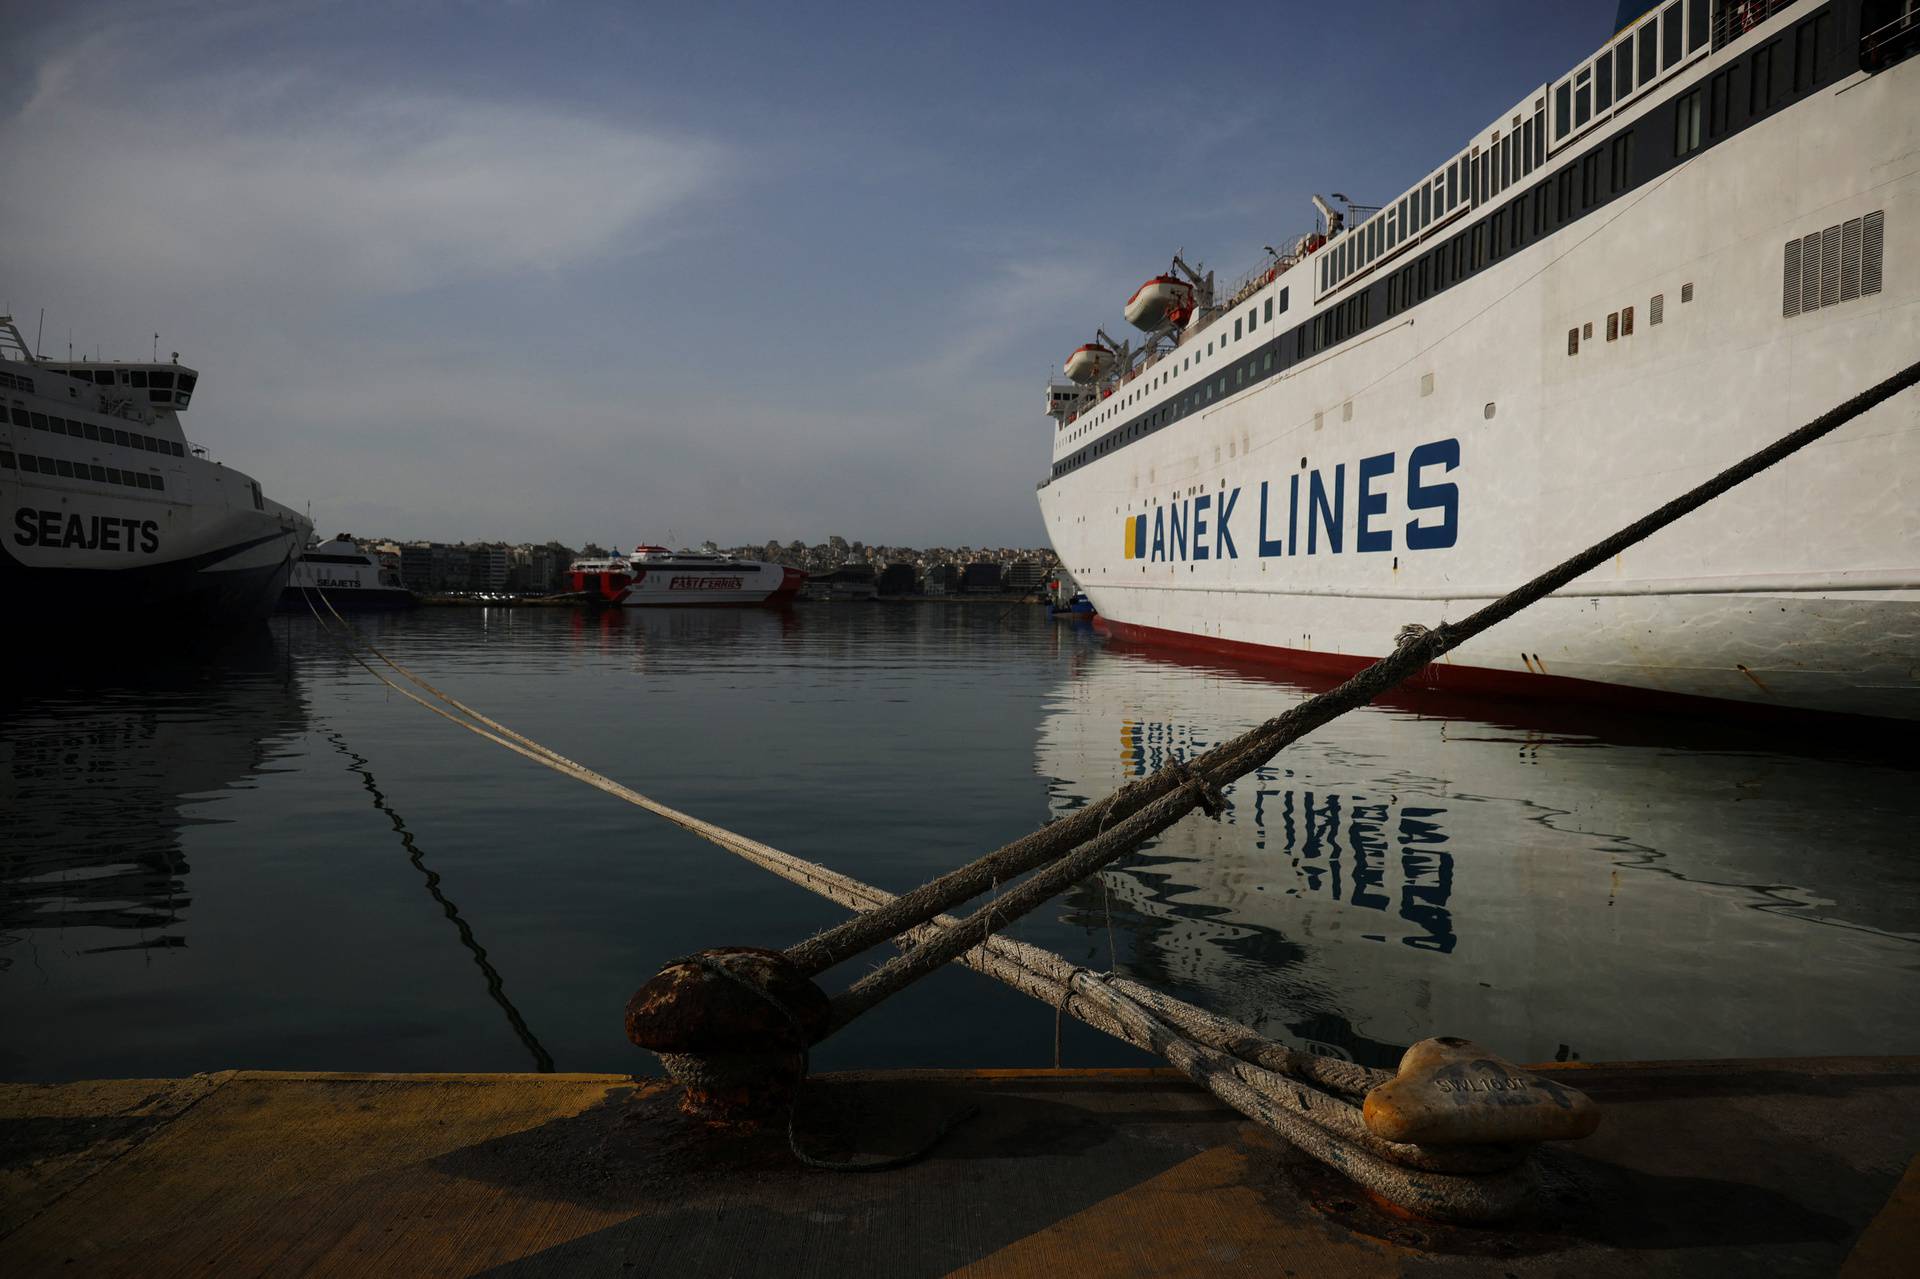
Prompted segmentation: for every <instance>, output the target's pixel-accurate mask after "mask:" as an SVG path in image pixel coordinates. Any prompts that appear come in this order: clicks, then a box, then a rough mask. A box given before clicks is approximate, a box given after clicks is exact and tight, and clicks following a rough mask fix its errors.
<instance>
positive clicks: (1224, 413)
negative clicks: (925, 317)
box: [1039, 0, 1920, 719]
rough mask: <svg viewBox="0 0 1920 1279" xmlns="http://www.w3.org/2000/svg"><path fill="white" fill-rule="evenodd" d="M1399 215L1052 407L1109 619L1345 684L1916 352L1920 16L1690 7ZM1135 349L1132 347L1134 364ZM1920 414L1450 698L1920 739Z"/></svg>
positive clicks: (1214, 299)
mask: <svg viewBox="0 0 1920 1279" xmlns="http://www.w3.org/2000/svg"><path fill="white" fill-rule="evenodd" d="M1641 10H1644V12H1639V16H1637V17H1632V19H1631V20H1630V21H1628V22H1626V23H1624V24H1623V29H1622V30H1620V31H1619V32H1618V34H1616V35H1615V36H1614V37H1613V38H1612V39H1610V40H1608V41H1607V42H1606V43H1605V44H1604V45H1603V46H1602V47H1600V48H1599V49H1597V50H1596V51H1595V52H1594V53H1593V54H1592V55H1590V56H1589V57H1586V58H1584V59H1582V60H1581V61H1580V63H1579V64H1578V65H1576V66H1575V67H1573V68H1572V69H1571V70H1569V71H1568V72H1566V73H1565V74H1564V75H1561V76H1559V77H1558V78H1556V79H1553V80H1551V81H1548V82H1546V83H1543V84H1540V85H1537V86H1534V87H1531V88H1529V89H1527V91H1526V92H1525V93H1524V94H1523V95H1521V97H1520V98H1519V100H1518V101H1517V102H1516V103H1515V104H1514V106H1513V108H1512V110H1510V111H1506V112H1503V113H1501V115H1500V117H1499V118H1498V119H1496V120H1494V121H1493V122H1492V123H1491V124H1489V125H1488V126H1487V128H1485V129H1484V130H1482V131H1481V132H1480V133H1478V134H1476V135H1475V136H1474V137H1472V138H1469V139H1467V140H1466V142H1465V143H1464V144H1463V145H1462V146H1461V147H1460V149H1459V150H1458V151H1456V152H1455V153H1454V154H1452V155H1449V156H1446V157H1444V158H1443V159H1442V160H1441V162H1440V163H1439V164H1438V165H1437V167H1435V168H1434V169H1433V170H1432V171H1431V172H1429V173H1427V174H1425V175H1424V176H1423V177H1422V178H1421V179H1420V181H1419V182H1417V183H1415V184H1414V185H1413V187H1412V188H1411V189H1410V190H1408V191H1406V192H1405V193H1404V194H1401V195H1399V196H1397V197H1395V198H1394V199H1393V200H1391V201H1389V202H1387V203H1386V204H1384V205H1381V206H1379V207H1377V208H1375V207H1368V206H1362V205H1356V204H1354V203H1352V202H1351V201H1349V200H1348V199H1347V198H1346V197H1345V196H1341V195H1335V196H1333V197H1332V198H1331V200H1330V201H1329V200H1327V199H1322V198H1319V197H1315V201H1314V203H1315V205H1316V208H1317V210H1318V217H1317V221H1316V224H1315V226H1314V227H1313V229H1312V230H1311V231H1310V232H1309V233H1307V234H1305V235H1301V236H1299V237H1297V238H1295V239H1293V240H1292V242H1291V243H1290V244H1288V245H1287V246H1286V247H1287V248H1288V249H1289V251H1288V252H1287V253H1284V254H1282V253H1278V252H1275V251H1270V252H1271V253H1272V256H1271V259H1270V260H1269V261H1267V262H1266V263H1263V265H1262V266H1261V268H1260V269H1259V270H1257V271H1255V272H1253V273H1251V274H1249V275H1247V276H1245V277H1243V278H1242V279H1240V280H1239V281H1238V282H1236V283H1233V284H1230V285H1225V286H1222V287H1221V288H1219V289H1218V290H1217V291H1216V288H1215V284H1214V277H1213V275H1212V273H1210V272H1206V271H1204V270H1203V269H1201V268H1200V267H1197V266H1194V265H1191V264H1189V263H1188V262H1187V261H1186V259H1185V258H1183V257H1180V256H1178V255H1176V256H1175V258H1174V259H1173V263H1172V266H1171V269H1170V270H1169V271H1168V272H1167V273H1166V274H1163V275H1158V276H1155V277H1154V278H1152V279H1150V280H1149V281H1148V282H1147V283H1146V284H1144V285H1142V286H1141V288H1140V289H1139V290H1138V291H1136V293H1135V294H1134V295H1133V297H1132V298H1131V299H1130V301H1129V302H1128V304H1127V306H1126V308H1125V310H1124V314H1125V316H1126V318H1127V320H1128V321H1129V322H1130V323H1131V324H1132V325H1134V326H1135V327H1136V328H1137V329H1138V330H1140V331H1141V333H1142V334H1143V335H1144V336H1141V337H1138V338H1137V339H1134V340H1130V341H1114V340H1113V339H1111V338H1110V337H1108V336H1107V335H1106V334H1105V332H1104V331H1102V332H1100V333H1099V334H1098V336H1097V340H1096V341H1094V342H1090V343H1087V344H1085V345H1083V346H1081V347H1080V348H1079V349H1078V350H1076V351H1075V352H1074V353H1073V356H1072V357H1071V358H1070V359H1069V360H1068V361H1067V364H1066V367H1065V370H1064V371H1065V375H1066V376H1065V379H1063V380H1060V381H1057V382H1055V383H1053V384H1051V385H1050V386H1049V387H1048V388H1047V412H1048V416H1049V417H1051V418H1052V419H1053V421H1054V423H1055V434H1054V448H1053V460H1052V468H1051V472H1050V474H1049V475H1048V476H1047V478H1046V480H1045V481H1044V482H1043V483H1042V484H1041V485H1040V489H1039V500H1040V508H1041V513H1042V515H1043V517H1044V519H1045V521H1046V526H1047V531H1048V534H1049V536H1050V537H1051V539H1052V541H1053V544H1054V546H1055V548H1056V549H1057V550H1058V551H1059V554H1060V559H1061V563H1062V565H1063V567H1064V568H1066V569H1067V570H1068V571H1070V572H1071V573H1072V574H1073V576H1074V577H1075V578H1076V579H1077V580H1078V581H1079V583H1080V585H1081V587H1082V589H1084V590H1085V591H1086V593H1087V595H1088V596H1089V597H1090V598H1091V599H1092V601H1093V603H1094V606H1095V607H1096V609H1097V610H1098V612H1099V614H1100V616H1101V618H1102V619H1103V620H1102V624H1103V625H1105V626H1106V627H1108V628H1110V629H1111V630H1113V631H1115V632H1119V633H1122V634H1128V635H1133V636H1136V637H1138V638H1142V639H1148V640H1155V641H1158V642H1163V643H1172V644H1180V645H1188V646H1200V647H1205V648H1212V649H1216V650H1223V651H1229V652H1234V653H1238V654H1242V655H1250V656H1264V657H1267V658H1274V659H1279V660H1282V661H1286V662H1289V663H1293V664H1297V665H1304V666H1309V667H1319V668H1324V669H1332V670H1342V671H1345V670H1353V669H1357V668H1359V667H1361V666H1363V665H1365V664H1366V663H1367V662H1369V661H1371V660H1373V659H1374V658H1377V657H1379V656H1381V655H1383V654H1385V653H1387V652H1388V651H1390V650H1391V648H1392V647H1393V643H1394V637H1395V635H1396V633H1397V632H1398V631H1399V629H1400V628H1401V626H1403V625H1404V624H1406V623H1408V622H1420V623H1424V624H1427V625H1432V624H1435V623H1438V622H1441V621H1445V620H1448V619H1452V618H1457V617H1460V616H1463V615H1465V614H1466V613H1468V612H1471V611H1472V610H1473V609H1475V608H1478V607H1479V606H1480V605H1482V604H1484V603H1486V602H1487V601H1488V600H1491V599H1493V598H1496V597H1498V596H1499V595H1501V594H1503V593H1504V592H1505V591H1507V590H1509V589H1511V588H1512V587H1514V586H1516V585H1518V584H1520V583H1521V582H1524V581H1526V580H1527V579H1528V578H1531V577H1532V576H1534V575H1535V574H1536V573H1537V572H1539V571H1540V570H1542V569H1544V568H1546V567H1549V566H1550V565H1552V564H1555V563H1557V562H1559V561H1560V560H1562V559H1564V558H1565V557H1566V556H1568V555H1570V554H1572V553H1574V552H1576V551H1578V550H1580V549H1582V548H1584V547H1586V546H1588V545H1590V544H1592V543H1593V542H1596V541H1598V540H1599V539H1600V538H1601V537H1602V536H1604V535H1606V534H1608V533H1611V532H1613V531H1614V530H1616V529H1617V528H1619V527H1621V526H1622V525H1624V524H1626V523H1628V522H1629V521H1631V520H1633V519H1635V518H1637V517H1638V516H1640V515H1642V514H1644V513H1646V512H1647V511H1648V510H1651V509H1652V508H1653V507H1655V506H1657V505H1659V504H1660V503H1661V502H1663V501H1665V500H1667V499H1668V498H1670V497H1673V496H1676V495H1678V494H1679V493H1681V492H1683V491H1685V490H1686V489H1688V488H1691V487H1692V486H1694V485H1695V484H1697V483H1699V482H1700V481H1702V480H1705V479H1706V478H1708V477H1710V476H1711V475H1713V474H1715V473H1717V472H1719V471H1720V470H1721V469H1723V468H1724V467H1726V466H1727V465H1729V464H1731V463H1732V462H1734V461H1736V460H1738V459H1739V458H1741V457H1743V456H1745V455H1746V454H1748V453H1750V452H1752V451H1754V450H1755V449H1757V448H1759V447H1760V446H1762V445H1764V444H1766V443H1769V442H1771V441H1773V440H1774V439H1776V438H1777V437H1779V436H1781V435H1784V434H1785V433H1786V432H1787V431H1789V430H1791V429H1792V428H1794V427H1796V426H1799V425H1801V424H1803V423H1805V422H1807V421H1809V420H1811V419H1812V418H1814V417H1815V416H1817V415H1818V414H1820V413H1821V412H1823V411H1825V410H1827V409H1829V408H1832V407H1833V406H1835V405H1836V404H1839V403H1841V402H1842V401H1844V400H1846V399H1848V398H1849V397H1851V396H1852V395H1854V394H1856V393H1857V392H1859V391H1861V390H1863V389H1864V388H1866V387H1867V386H1870V385H1871V384H1873V383H1874V382H1877V381H1879V380H1881V379H1883V378H1885V377H1887V376H1889V375H1890V374H1892V373H1894V372H1896V371H1898V370H1899V369H1901V368H1902V367H1904V366H1905V365H1906V364H1908V363H1909V362H1910V361H1912V360H1913V359H1915V358H1916V356H1917V355H1920V272H1916V271H1915V270H1914V269H1913V268H1914V267H1915V265H1916V264H1917V263H1920V58H1915V57H1914V56H1913V55H1914V54H1915V53H1916V52H1920V4H1917V3H1916V0H1744V2H1738V3H1736V2H1731V0H1671V2H1670V3H1664V4H1657V5H1655V6H1653V7H1651V8H1648V7H1646V6H1644V5H1633V6H1631V10H1630V12H1638V11H1641ZM1136 342H1137V345H1136V344H1135V343H1136ZM1916 479H1920V392H1917V391H1908V392H1905V393H1904V394H1902V395H1900V396H1898V397H1896V398H1895V399H1893V400H1891V401H1889V402H1887V403H1885V404H1883V405H1881V406H1880V407H1878V408H1876V409H1874V410H1873V411H1872V412H1870V413H1868V414H1866V415H1865V416H1863V417H1861V418H1859V419H1857V420H1855V421H1854V422H1852V423H1851V424H1850V425H1848V426H1846V427H1844V428H1842V429H1841V430H1839V431H1838V432H1836V433H1835V434H1833V435H1831V436H1829V437H1827V438H1826V439H1824V440H1823V441H1821V442H1820V443H1818V444H1816V445H1814V446H1812V447H1810V448H1808V449H1806V450H1804V451H1803V452H1801V453H1800V454H1798V455H1796V456H1794V457H1792V458H1790V459H1788V460H1787V461H1785V462H1783V463H1781V464H1780V465H1778V466H1775V467H1774V468H1772V469H1771V470H1769V471H1767V472H1765V473H1764V474H1762V475H1761V476H1760V477H1758V478H1757V479H1755V480H1753V481H1751V482H1749V483H1748V484H1746V485H1744V486H1742V487H1740V488H1738V489H1736V490H1734V491H1733V492H1731V493H1729V494H1727V495H1726V496H1724V497H1722V498H1720V499H1719V500H1717V501H1715V502H1714V503H1712V504H1710V505H1709V506H1708V507H1707V508H1705V509H1704V510H1702V511H1699V512H1697V513H1695V514H1693V515H1691V516H1688V517H1687V518H1686V519H1685V520H1682V521H1681V522H1680V523H1678V524H1677V525H1675V526H1673V527H1672V528H1669V529H1667V530H1665V531H1663V532H1661V533H1659V534H1657V535H1655V536H1654V537H1652V538H1650V539H1648V540H1647V541H1645V542H1642V543H1641V544H1639V545H1638V546H1636V547H1634V548H1632V549H1631V550H1629V551H1627V552H1626V553H1625V554H1623V555H1621V556H1620V557H1618V558H1617V559H1616V560H1614V561H1613V562H1612V563H1610V564H1609V565H1607V566H1606V567H1605V568H1604V569H1601V570H1598V571H1596V572H1594V573H1592V574H1590V575H1588V576H1587V577H1585V578H1583V579H1581V580H1580V581H1579V582H1577V583H1575V584H1574V585H1572V586H1570V587H1568V588H1567V589H1566V590H1564V591H1562V592H1560V593H1559V594H1557V595H1556V596H1554V597H1551V598H1549V599H1547V600H1545V601H1543V602H1541V603H1539V604H1537V605H1535V606H1534V607H1532V608H1530V609H1527V610H1525V611H1524V612H1522V613H1521V614H1520V615H1518V616H1517V617H1514V618H1513V619H1511V620H1510V621H1507V622H1504V623H1502V624H1501V625H1500V626H1499V627H1497V628H1495V629H1494V630H1492V631H1490V632H1489V633H1487V634H1486V635H1483V636H1481V637H1479V638H1477V639H1475V640H1472V641H1470V642H1468V643H1467V644H1465V645H1463V646H1462V647H1461V648H1459V649H1458V650H1456V651H1455V652H1454V653H1453V654H1451V655H1450V656H1449V657H1448V658H1447V659H1446V661H1445V662H1444V663H1443V664H1442V665H1441V666H1440V667H1438V668H1437V669H1436V670H1435V671H1434V672H1433V678H1434V681H1435V682H1437V683H1439V684H1442V685H1446V686H1450V687H1455V688H1462V689H1476V688H1477V689H1488V690H1498V691H1515V690H1519V691H1526V692H1537V693H1551V694H1553V695H1555V696H1579V695H1592V694H1595V693H1597V694H1599V695H1600V696H1604V697H1606V698H1608V699H1617V698H1619V697H1621V696H1622V695H1623V694H1628V693H1647V694H1652V695H1655V696H1657V697H1661V698H1667V697H1672V696H1675V695H1678V696H1683V697H1707V698H1717V699H1728V700H1732V701H1739V702H1746V703H1758V704H1766V705H1771V706H1778V707H1786V708H1796V709H1814V710H1826V711H1843V712H1851V713H1858V714H1868V715H1880V716H1893V717H1900V718H1909V719H1911V718H1920V502H1916V496H1915V482H1916Z"/></svg>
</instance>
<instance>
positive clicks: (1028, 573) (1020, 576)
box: [1006, 560, 1047, 595]
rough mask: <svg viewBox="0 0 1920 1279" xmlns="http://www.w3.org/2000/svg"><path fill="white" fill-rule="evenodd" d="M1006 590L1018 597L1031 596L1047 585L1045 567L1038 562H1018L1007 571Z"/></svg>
mask: <svg viewBox="0 0 1920 1279" xmlns="http://www.w3.org/2000/svg"><path fill="white" fill-rule="evenodd" d="M1006 583H1007V589H1008V590H1009V591H1012V592H1014V593H1016V594H1019V595H1032V594H1034V593H1035V592H1037V591H1039V590H1040V589H1041V588H1042V587H1043V586H1045V585H1046V584H1047V566H1046V565H1044V564H1042V563H1041V562H1040V561H1039V560H1019V561H1016V562H1015V563H1014V564H1013V565H1012V567H1010V568H1008V569H1007V577H1006Z"/></svg>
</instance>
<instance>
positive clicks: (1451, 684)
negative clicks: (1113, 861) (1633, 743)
mask: <svg viewBox="0 0 1920 1279" xmlns="http://www.w3.org/2000/svg"><path fill="white" fill-rule="evenodd" d="M1093 625H1094V629H1095V630H1098V631H1101V632H1104V633H1105V634H1108V635H1112V636H1114V637H1115V638H1117V639H1120V640H1124V641H1130V642H1132V643H1136V644H1139V645H1141V646H1142V647H1144V648H1164V649H1171V650H1183V651H1186V652H1191V653H1209V654H1213V655H1216V656H1218V657H1223V658H1226V659H1227V660H1228V661H1230V662H1238V663H1246V664H1247V665H1249V666H1253V667H1256V668H1265V669H1266V670H1268V671H1274V672H1281V671H1297V672H1302V673H1306V674H1313V675H1320V676H1328V675H1333V676H1340V677H1345V676H1348V675H1352V674H1354V673H1355V672H1357V671H1362V670H1365V669H1366V668H1367V667H1368V666H1371V665H1372V664H1373V663H1374V662H1376V661H1378V660H1379V659H1378V658H1374V657H1356V656H1354V655H1352V654H1350V653H1315V652H1312V651H1310V650H1307V649H1299V648H1283V647H1280V646H1278V645H1270V644H1249V643H1246V642H1245V641H1242V640H1229V639H1220V638H1217V637H1215V636H1211V635H1191V634H1188V633H1186V632H1185V631H1168V630H1162V629H1160V628H1159V627H1157V626H1137V625H1134V624H1133V623H1130V622H1116V621H1114V620H1113V619H1112V618H1108V617H1098V616H1096V617H1095V618H1094V619H1093ZM1313 682H1314V683H1322V682H1324V681H1313ZM1401 690H1402V692H1403V693H1405V692H1411V691H1428V692H1438V693H1446V694H1461V695H1465V696H1468V697H1480V698H1489V699H1496V700H1514V699H1520V700H1526V701H1538V700H1543V699H1544V700H1546V701H1549V702H1559V703H1566V702H1576V703H1583V704H1588V705H1594V706H1606V707H1609V708H1614V709H1620V710H1636V711H1652V712H1656V713H1664V714H1691V715H1704V716H1708V717H1711V718H1714V719H1721V720H1726V719H1763V720H1769V721H1773V722H1778V721H1779V720H1781V719H1782V718H1788V719H1804V720H1813V721H1819V722H1825V723H1833V722H1835V721H1851V722H1857V723H1869V724H1870V723H1874V722H1876V721H1874V720H1872V719H1871V718H1867V717H1862V716H1857V715H1846V714H1842V713H1840V712H1836V711H1814V710H1806V709H1802V708H1800V707H1787V706H1779V705H1776V704H1773V703H1769V702H1736V701H1729V700H1724V699H1721V698H1717V697H1699V696H1695V695H1693V694H1690V693H1668V692H1663V691H1661V690H1659V689H1652V688H1635V687H1633V686H1631V685H1626V684H1603V683H1600V682H1599V681H1597V680H1585V679H1570V678H1568V677H1567V676H1564V675H1536V674H1528V673H1525V672H1522V671H1501V670H1494V669H1492V668H1490V667H1485V666H1459V665H1455V664H1454V663H1452V662H1444V661H1443V662H1435V663H1434V664H1433V665H1431V666H1429V667H1427V669H1426V670H1425V671H1423V672H1421V673H1420V674H1418V675H1416V676H1414V677H1413V678H1412V679H1409V680H1408V681H1407V682H1406V683H1405V684H1403V685H1401ZM1392 696H1393V695H1392V694H1389V697H1392Z"/></svg>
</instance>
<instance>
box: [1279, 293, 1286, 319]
mask: <svg viewBox="0 0 1920 1279" xmlns="http://www.w3.org/2000/svg"><path fill="white" fill-rule="evenodd" d="M1286 310H1287V291H1286V289H1281V290H1280V313H1281V314H1282V315H1284V314H1286Z"/></svg>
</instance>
